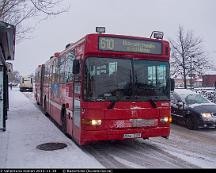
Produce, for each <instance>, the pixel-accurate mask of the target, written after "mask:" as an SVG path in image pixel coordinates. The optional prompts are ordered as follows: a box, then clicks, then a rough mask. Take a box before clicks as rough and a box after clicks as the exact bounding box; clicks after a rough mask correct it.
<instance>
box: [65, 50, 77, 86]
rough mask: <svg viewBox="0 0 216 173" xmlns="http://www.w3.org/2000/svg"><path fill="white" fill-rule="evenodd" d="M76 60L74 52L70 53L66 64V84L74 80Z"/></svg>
mask: <svg viewBox="0 0 216 173" xmlns="http://www.w3.org/2000/svg"><path fill="white" fill-rule="evenodd" d="M74 59H75V53H74V51H72V52H69V53H68V54H67V56H66V63H65V82H69V81H71V80H72V79H73V73H72V72H73V60H74Z"/></svg>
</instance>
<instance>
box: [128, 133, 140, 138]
mask: <svg viewBox="0 0 216 173" xmlns="http://www.w3.org/2000/svg"><path fill="white" fill-rule="evenodd" d="M124 138H141V133H133V134H124Z"/></svg>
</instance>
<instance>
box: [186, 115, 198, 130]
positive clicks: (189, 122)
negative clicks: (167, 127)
mask: <svg viewBox="0 0 216 173" xmlns="http://www.w3.org/2000/svg"><path fill="white" fill-rule="evenodd" d="M185 124H186V127H187V128H188V129H190V130H196V129H197V121H196V119H195V118H194V117H193V116H191V115H189V116H188V117H186V120H185Z"/></svg>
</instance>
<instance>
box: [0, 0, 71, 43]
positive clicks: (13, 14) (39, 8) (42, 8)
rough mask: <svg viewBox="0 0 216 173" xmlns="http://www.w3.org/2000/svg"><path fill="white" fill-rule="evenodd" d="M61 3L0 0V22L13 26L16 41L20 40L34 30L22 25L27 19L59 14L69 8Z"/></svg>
mask: <svg viewBox="0 0 216 173" xmlns="http://www.w3.org/2000/svg"><path fill="white" fill-rule="evenodd" d="M63 3H65V0H0V20H2V21H5V22H8V23H10V24H13V25H15V26H16V35H17V40H21V39H23V38H25V37H26V34H27V33H29V32H30V31H32V30H33V29H34V27H33V26H32V25H31V26H27V25H25V24H24V22H25V21H27V19H30V18H33V17H38V18H40V20H41V19H45V18H47V17H48V16H52V15H58V14H61V13H63V12H65V11H67V10H68V8H69V7H68V5H67V4H64V6H63V5H62V4H63ZM61 5H62V7H60V6H61Z"/></svg>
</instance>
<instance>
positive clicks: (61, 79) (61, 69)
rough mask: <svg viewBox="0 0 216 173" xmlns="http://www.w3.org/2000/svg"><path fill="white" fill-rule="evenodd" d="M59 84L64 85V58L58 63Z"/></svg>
mask: <svg viewBox="0 0 216 173" xmlns="http://www.w3.org/2000/svg"><path fill="white" fill-rule="evenodd" d="M59 82H60V83H65V57H61V59H60V62H59Z"/></svg>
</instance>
